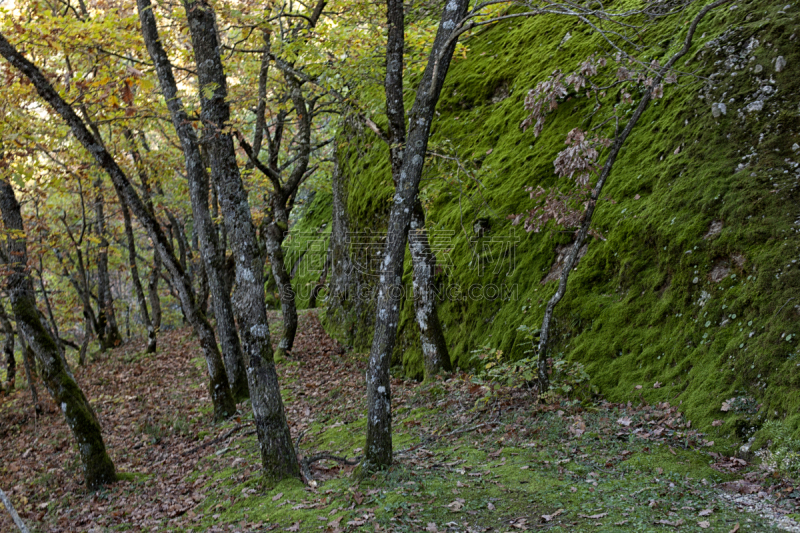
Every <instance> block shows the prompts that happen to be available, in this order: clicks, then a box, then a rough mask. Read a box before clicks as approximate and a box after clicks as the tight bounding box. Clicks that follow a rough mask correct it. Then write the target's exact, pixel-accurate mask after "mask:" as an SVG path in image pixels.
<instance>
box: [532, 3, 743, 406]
mask: <svg viewBox="0 0 800 533" xmlns="http://www.w3.org/2000/svg"><path fill="white" fill-rule="evenodd" d="M730 1H731V0H717V1H716V2H714V3H712V4H708V5H706V6H705V7H704V8H703V9H701V10H700V12H699V13H698V14H697V15H696V16H695V18H694V20H693V21H692V24H691V25H690V26H689V30H688V31H687V33H686V38H685V39H684V43H683V47H682V48H681V49H680V50H678V51H677V52H675V54H674V55H673V56H672V57H671V58H670V59H669V61H667V63H666V65H664V66H663V67H661V69H660V70H659V71H658V73H657V74H656V76H655V78H654V80H653V81H652V83H650V84H649V85H648V86H647V88H646V89H645V91H644V95H642V99H641V101H640V102H639V105H638V106H636V109H635V110H634V111H633V114H632V115H631V118H630V119H629V120H628V123H627V124H626V125H625V128H623V130H622V132H620V133H619V134H618V135H617V136H616V138H615V139H614V143H613V144H612V145H611V149H610V150H609V152H608V157H607V158H606V162H605V164H604V165H603V168H602V170H601V171H600V176H599V177H598V179H597V183H596V184H595V186H594V189H592V194H591V196H590V197H589V202H588V205H587V207H586V212H585V213H584V215H583V220H582V221H581V226H580V228H579V229H578V233H577V235H576V237H575V242H574V243H573V244H572V249H571V250H570V252H569V255H568V256H567V258H566V260H565V261H564V268H563V269H562V270H561V276H560V279H559V280H558V288H557V289H556V292H555V294H553V296H552V298H550V300H549V301H548V302H547V306H546V307H545V310H544V317H543V318H542V328H541V331H540V333H539V345H538V350H537V351H538V352H539V360H538V365H537V374H538V378H539V394H542V393H543V392H546V391H547V389H548V388H549V387H550V376H549V373H550V369H549V365H548V362H547V357H548V355H549V353H548V350H549V348H550V347H549V344H548V343H549V340H550V325H551V322H552V320H553V311H554V310H555V307H556V305H558V303H559V302H560V301H561V299H562V298H563V297H564V295H565V294H566V292H567V281H568V280H569V274H570V272H572V269H573V268H575V264H576V262H577V261H578V254H579V252H580V249H581V248H582V247H583V243H584V241H585V240H586V235H587V234H588V233H589V227H590V226H591V223H592V216H593V215H594V210H595V207H597V201H598V200H599V198H600V194H601V193H602V192H603V186H604V185H605V183H606V180H608V176H609V175H610V174H611V169H612V168H614V162H615V161H616V160H617V156H618V155H619V152H620V150H622V146H623V145H624V144H625V141H626V140H627V139H628V136H629V135H630V134H631V131H633V128H634V127H635V126H636V123H637V122H638V121H639V118H640V117H641V116H642V113H644V112H645V110H646V109H647V106H648V105H649V104H650V101H651V100H652V99H653V91H654V89H655V88H656V87H659V86H660V85H661V82H662V81H663V79H664V76H665V75H666V74H667V72H669V71H670V69H672V67H673V66H674V65H675V63H676V62H677V61H678V59H680V58H681V57H683V56H684V55H686V53H687V52H688V51H689V49H690V48H691V45H692V39H694V33H695V31H696V30H697V25H698V24H699V23H700V21H701V20H702V19H703V17H705V16H706V14H707V13H708V12H709V11H711V10H712V9H714V8H716V7H717V6H720V5H722V4H725V3H727V2H730Z"/></svg>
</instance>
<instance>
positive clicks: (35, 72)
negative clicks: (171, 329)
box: [0, 35, 236, 418]
mask: <svg viewBox="0 0 800 533" xmlns="http://www.w3.org/2000/svg"><path fill="white" fill-rule="evenodd" d="M0 55H2V56H3V57H5V58H6V60H7V61H8V62H9V63H10V64H11V65H12V66H14V67H15V68H16V69H17V70H19V71H20V72H21V73H22V74H23V75H24V76H25V77H26V78H27V79H28V80H30V82H31V83H32V84H33V86H34V87H35V89H36V91H37V92H38V93H39V95H40V96H41V98H42V99H44V100H45V101H46V102H47V103H48V104H49V105H50V106H51V107H52V108H53V109H54V110H55V111H56V112H57V113H58V114H59V115H60V116H61V118H62V119H63V120H64V121H65V122H66V123H67V125H69V127H70V129H71V130H72V133H73V135H74V136H75V137H76V138H77V140H78V142H80V143H81V144H82V145H83V147H84V148H85V149H86V150H87V151H88V152H89V153H90V154H91V155H92V157H93V158H94V160H95V162H96V163H97V165H98V166H99V167H100V168H102V169H103V170H104V171H105V172H106V173H107V174H108V175H109V177H110V178H111V180H112V183H113V184H114V187H115V189H117V192H118V194H120V195H123V196H124V198H125V201H126V202H127V204H128V206H129V207H130V209H131V212H132V213H133V214H134V215H135V216H136V218H137V219H138V220H139V222H140V223H141V224H142V226H143V227H144V228H145V230H146V231H147V233H148V235H149V236H150V239H151V240H152V241H153V242H154V243H156V248H157V250H158V253H159V254H160V256H161V260H162V262H163V263H164V265H165V266H166V268H167V270H168V271H169V273H170V277H171V280H172V285H173V287H174V288H175V290H176V291H177V293H178V296H179V298H180V302H181V307H182V310H183V313H184V315H185V316H186V317H187V319H188V320H189V322H190V324H191V325H192V327H193V328H194V329H195V332H196V333H197V335H198V337H199V338H200V345H201V347H202V349H203V353H204V356H205V358H206V363H207V366H208V371H209V393H210V396H211V399H212V402H213V404H214V415H215V417H216V418H224V417H228V416H231V415H232V414H233V413H234V412H235V410H236V404H235V402H234V400H233V397H232V396H231V393H230V387H229V385H228V378H227V376H226V375H225V367H224V365H223V363H222V358H221V357H220V354H219V350H218V348H217V342H216V337H215V335H214V330H213V329H212V328H211V325H210V324H209V323H208V321H207V320H206V318H205V316H204V315H203V314H202V313H201V312H200V311H199V310H198V308H197V306H196V302H195V296H194V291H193V290H192V285H191V281H190V280H189V278H188V276H187V275H186V272H185V271H184V269H183V268H182V267H181V265H180V263H179V262H178V260H177V259H176V258H175V254H174V251H173V248H172V246H171V245H170V243H169V241H168V240H167V237H166V235H165V234H164V232H163V230H162V228H161V226H160V225H159V223H158V221H157V220H156V219H155V217H154V216H153V215H152V214H151V213H150V212H149V211H148V209H147V207H146V206H145V205H144V203H143V202H142V200H141V199H140V198H139V196H138V194H137V193H136V190H135V189H134V188H133V186H132V184H131V182H130V180H129V179H128V177H127V175H126V174H125V173H124V172H123V170H122V169H121V168H120V167H119V165H118V164H117V162H116V161H115V160H114V158H113V157H112V156H111V154H109V153H108V151H107V150H106V149H105V148H104V147H103V145H102V144H101V143H100V142H99V141H98V140H96V139H95V138H94V136H93V135H92V133H91V132H90V131H89V128H87V126H86V124H85V123H84V122H83V120H82V119H81V118H80V117H79V116H78V115H77V114H76V113H75V111H74V110H73V109H72V107H71V106H70V105H69V104H68V103H67V102H65V101H64V99H63V98H62V97H61V96H60V95H59V94H58V93H57V92H56V91H55V90H54V89H53V87H52V85H51V84H50V82H49V81H48V80H47V79H46V78H45V76H44V75H43V74H42V73H41V71H40V70H39V69H38V68H37V67H36V65H34V64H33V63H31V62H30V61H28V60H27V59H26V58H25V57H24V56H23V55H22V54H20V53H19V51H17V50H16V48H14V46H13V45H11V43H9V42H8V40H7V39H6V38H5V36H3V35H0Z"/></svg>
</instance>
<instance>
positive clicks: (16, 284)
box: [0, 37, 117, 489]
mask: <svg viewBox="0 0 800 533" xmlns="http://www.w3.org/2000/svg"><path fill="white" fill-rule="evenodd" d="M6 44H7V41H5V38H3V37H0V49H5V46H6ZM0 215H2V219H3V225H4V226H5V231H6V234H7V237H6V247H5V250H4V251H3V257H2V260H3V262H4V263H5V264H6V266H7V267H8V268H9V270H10V273H9V275H8V277H7V279H6V288H7V290H8V293H9V298H10V300H11V308H12V309H13V311H14V316H15V318H16V322H17V327H18V328H19V329H20V332H21V334H22V335H24V337H25V339H26V340H27V342H28V343H29V345H30V346H31V348H32V349H33V351H34V353H35V354H36V357H37V358H38V359H39V361H40V362H41V364H42V378H43V379H44V382H45V384H46V385H47V389H48V391H49V392H50V395H51V396H52V397H53V401H54V402H55V403H56V405H58V406H59V407H60V408H61V411H62V412H63V413H64V418H65V419H66V421H67V425H69V427H70V430H71V431H72V434H73V436H74V437H75V440H76V441H77V444H78V451H79V453H80V456H81V462H82V463H83V473H84V478H85V480H86V486H87V487H88V488H89V489H97V488H99V487H101V486H102V485H105V484H107V483H113V482H114V481H115V480H116V477H117V475H116V471H115V468H114V463H112V462H111V459H110V458H109V456H108V453H106V447H105V443H104V442H103V437H102V435H101V429H100V423H99V422H98V420H97V416H96V415H95V413H94V411H93V410H92V407H91V405H90V404H89V401H88V400H87V399H86V396H85V395H84V394H83V391H82V390H81V389H80V387H79V386H78V384H77V383H76V382H75V379H74V378H73V377H72V375H71V374H70V373H69V371H68V369H67V368H66V367H65V366H64V364H63V359H62V356H61V353H60V350H59V347H58V344H57V342H56V339H54V338H53V337H52V335H51V334H50V333H49V332H48V331H47V329H46V328H45V327H44V325H43V324H42V322H41V320H40V318H39V313H38V311H37V309H36V297H35V294H34V290H33V281H32V280H31V277H30V274H29V273H28V271H27V263H28V252H27V248H26V245H25V237H24V228H23V225H22V213H21V211H20V206H19V203H18V202H17V199H16V196H15V195H14V189H13V188H12V187H11V184H10V183H9V182H8V181H6V180H5V179H2V180H0Z"/></svg>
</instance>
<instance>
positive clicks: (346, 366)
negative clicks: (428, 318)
mask: <svg viewBox="0 0 800 533" xmlns="http://www.w3.org/2000/svg"><path fill="white" fill-rule="evenodd" d="M270 319H271V326H277V325H278V324H279V323H280V317H279V316H278V315H271V317H270ZM300 319H301V322H300V325H301V328H300V330H299V331H300V335H299V336H298V339H297V347H296V349H295V351H294V355H293V358H292V359H286V360H284V362H282V363H280V364H279V365H278V372H279V375H280V377H281V385H282V389H283V391H284V398H285V402H286V403H285V406H286V411H287V418H288V420H289V423H290V425H291V429H292V434H293V438H295V439H296V438H297V437H298V436H299V435H300V434H301V433H302V434H303V437H302V438H301V439H300V440H299V443H300V445H299V450H300V455H301V456H310V455H313V454H316V453H319V452H322V451H325V452H331V453H334V454H336V455H340V456H346V457H349V458H353V457H356V456H358V455H360V454H361V448H362V447H363V445H364V438H365V423H364V410H365V402H364V398H363V388H364V384H363V376H364V371H365V369H366V360H365V356H364V355H363V354H358V353H352V352H351V353H343V352H342V351H341V350H340V349H339V346H338V345H337V343H336V342H335V341H333V340H331V339H330V338H329V337H328V336H327V335H325V333H324V332H323V330H322V328H321V326H320V324H319V321H318V320H317V318H316V314H315V313H311V312H303V313H301V316H300ZM273 330H274V331H275V333H276V337H277V336H278V335H277V333H278V331H279V328H278V327H274V328H273ZM143 346H144V344H142V347H143ZM160 346H161V348H160V350H159V352H158V353H157V354H155V355H152V356H148V357H147V358H144V359H140V358H137V357H135V356H131V355H132V354H135V353H137V349H138V348H137V347H135V346H134V347H123V348H119V349H116V350H113V351H111V352H109V354H108V355H107V356H106V357H103V358H102V359H101V360H98V361H96V362H94V363H93V364H92V365H91V366H90V367H89V368H87V369H81V371H80V372H79V373H78V379H79V381H80V382H81V383H82V385H83V386H84V388H85V390H87V394H88V395H89V397H91V398H92V403H93V405H94V406H95V408H96V411H97V413H98V416H99V417H100V418H101V421H102V422H103V424H104V436H105V438H106V441H107V443H109V452H110V454H111V457H112V459H113V460H114V461H115V463H116V464H117V466H118V468H119V470H120V471H121V472H122V473H121V474H120V480H119V481H118V482H117V483H115V484H114V485H111V486H109V487H106V488H104V489H102V490H100V491H97V492H94V493H90V492H87V491H86V490H85V489H84V488H82V487H81V486H80V485H78V484H77V481H79V480H80V477H81V476H80V466H79V460H78V455H77V451H76V450H75V449H74V447H73V446H72V445H71V444H70V442H71V441H70V440H69V431H68V428H66V426H65V425H64V423H63V420H62V418H61V417H60V414H59V413H58V412H57V411H56V409H55V407H54V406H51V405H49V404H47V403H46V405H45V415H44V417H42V418H41V419H39V421H38V422H37V426H36V428H35V430H34V429H33V428H32V427H31V426H32V424H33V421H32V420H30V419H29V418H28V419H26V418H25V417H24V416H23V414H22V413H23V411H24V407H25V406H24V404H25V400H26V397H25V391H22V390H19V391H16V392H15V393H14V394H13V395H12V396H11V397H10V398H7V399H4V401H3V403H2V406H0V407H2V409H0V415H1V417H0V421H2V425H1V426H0V430H2V435H3V438H4V439H7V440H4V444H6V445H5V446H3V447H2V448H1V449H2V452H0V453H2V457H0V459H2V463H0V481H2V482H3V484H4V485H5V486H7V487H9V490H8V492H9V494H10V495H11V497H12V501H14V502H15V505H16V506H17V509H18V510H19V511H20V512H21V513H22V516H23V518H24V519H25V520H26V522H27V523H28V525H29V526H31V527H32V530H33V531H70V532H77V531H88V530H90V528H98V527H99V528H102V531H128V530H133V531H143V530H144V531H258V532H261V531H272V530H275V531H283V530H289V531H309V532H311V531H327V532H332V531H376V530H377V531H386V532H389V531H394V532H403V531H406V532H416V531H426V530H427V531H448V530H449V531H462V532H468V531H485V530H486V528H492V530H493V531H501V532H502V531H520V530H525V529H526V528H527V529H531V530H532V529H536V528H538V527H546V528H548V529H550V528H552V529H555V530H558V531H595V530H603V531H658V530H661V529H663V528H664V527H665V525H664V524H657V522H658V521H659V520H666V521H668V522H670V523H677V522H679V521H681V520H683V526H682V530H691V531H694V530H697V531H699V530H701V529H703V530H708V531H722V532H727V531H730V530H731V529H732V528H733V526H734V525H735V524H736V523H739V524H740V527H741V529H740V530H741V531H754V532H755V531H759V532H762V531H774V529H773V528H772V526H771V525H770V524H769V523H767V522H765V521H764V520H763V519H761V518H759V517H757V516H756V515H753V514H750V513H747V512H740V511H738V510H737V509H735V508H734V507H732V506H731V505H730V504H728V503H726V502H724V501H722V500H721V499H720V498H719V489H718V488H717V487H715V485H716V484H717V483H719V482H720V481H727V480H730V479H733V478H739V477H741V476H742V475H744V474H746V473H747V472H748V470H749V469H751V467H745V468H739V469H738V471H736V472H735V473H724V472H721V471H719V470H717V469H715V468H716V467H717V466H718V465H716V464H715V463H716V459H714V458H713V457H711V456H710V455H709V454H708V453H707V451H706V450H708V449H709V448H708V447H707V446H705V444H706V442H707V438H711V437H710V436H703V435H701V434H699V433H698V432H697V431H696V430H692V429H690V428H688V427H687V423H686V420H685V418H683V417H681V416H680V414H679V413H678V412H677V409H675V408H673V407H670V406H669V405H667V404H661V405H659V406H647V405H644V404H642V405H639V406H636V407H633V406H630V405H628V406H625V405H619V404H609V403H606V402H602V403H594V404H590V403H586V404H585V405H584V406H582V407H581V406H577V407H565V406H563V405H561V404H559V403H552V404H548V405H542V404H538V403H536V402H535V401H533V398H532V397H531V395H530V394H529V392H527V391H526V390H511V389H505V388H501V387H496V386H491V385H481V384H476V383H473V380H472V378H471V376H469V375H468V374H464V373H461V374H456V375H450V376H444V377H439V378H437V379H436V380H434V381H431V382H429V383H426V384H422V385H420V384H418V383H416V382H414V381H413V380H407V379H401V378H395V379H393V380H392V392H393V405H394V448H395V451H396V452H398V454H397V455H396V460H395V464H394V465H393V466H392V468H391V469H390V470H388V471H385V472H381V473H378V474H375V475H373V476H368V477H365V478H364V477H362V478H358V477H357V476H356V475H355V471H354V467H353V466H345V465H342V464H340V463H338V462H336V461H330V460H325V461H320V462H317V463H314V465H313V466H312V468H311V472H312V474H313V477H314V481H315V482H316V486H313V487H310V486H306V485H304V484H303V483H302V482H300V481H299V480H287V481H282V482H280V483H277V484H275V483H271V484H270V483H267V482H265V481H264V478H263V477H262V476H261V474H260V468H259V453H258V449H257V443H256V437H255V435H254V434H253V433H252V415H251V412H250V409H249V406H248V405H247V404H246V403H245V404H242V405H240V406H239V407H240V412H239V414H238V415H237V417H235V418H234V419H231V420H228V421H226V422H224V423H220V424H214V423H213V422H212V421H211V413H210V411H209V409H207V408H205V406H207V405H210V401H209V399H208V397H207V394H206V393H205V387H204V381H203V380H204V373H203V370H202V369H198V368H196V367H195V365H194V364H193V361H194V360H196V359H197V354H198V351H199V348H198V347H197V344H196V339H194V338H192V337H191V336H190V335H188V334H187V332H186V331H176V332H173V333H171V334H169V335H168V336H165V337H164V338H162V339H161V340H160ZM126 355H127V357H126ZM175 365H178V366H177V367H176V366H175ZM176 368H177V369H179V370H178V371H175V369H176ZM168 369H172V371H168ZM120 375H123V376H125V379H124V380H122V381H120V380H116V381H114V380H109V379H108V378H109V377H110V376H120ZM100 382H102V384H100ZM178 419H180V420H178ZM179 421H180V423H177V422H179ZM12 458H13V459H14V460H12ZM784 503H786V504H789V500H786V501H785V502H784ZM560 509H561V511H559V510H560ZM702 510H710V513H707V514H708V516H705V514H704V515H703V516H701V515H700V514H699V513H700V511H702ZM605 513H608V514H605ZM545 516H546V517H547V518H545ZM551 517H552V518H551ZM7 518H8V517H7V516H5V515H2V516H0V527H4V526H5V525H6V522H5V521H4V520H7ZM547 520H549V521H547ZM705 521H707V522H708V527H707V528H702V527H701V526H700V525H698V524H699V523H700V522H705ZM8 524H9V527H11V526H10V522H9V523H8ZM615 524H616V525H615ZM703 525H705V524H703ZM667 527H668V526H667Z"/></svg>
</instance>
